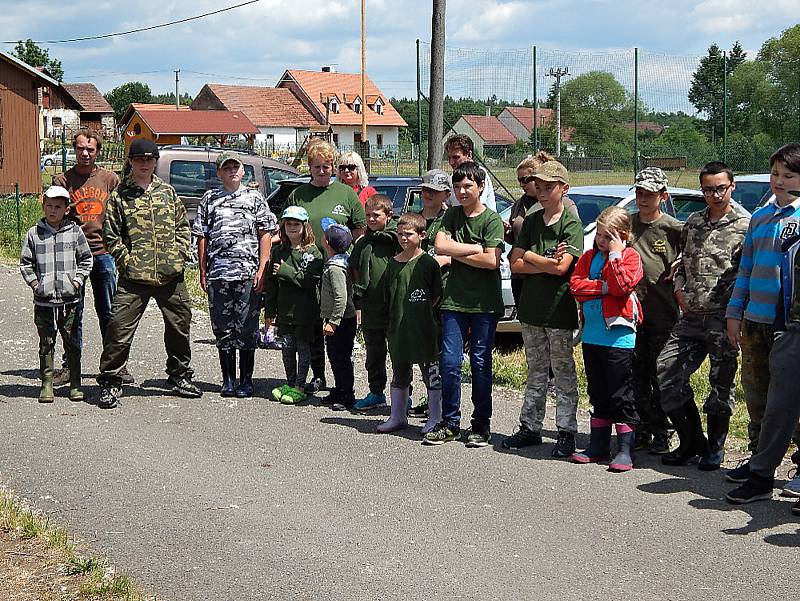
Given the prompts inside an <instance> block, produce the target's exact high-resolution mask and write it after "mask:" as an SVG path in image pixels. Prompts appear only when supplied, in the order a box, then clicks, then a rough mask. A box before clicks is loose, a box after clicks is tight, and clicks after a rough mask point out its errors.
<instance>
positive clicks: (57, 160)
mask: <svg viewBox="0 0 800 601" xmlns="http://www.w3.org/2000/svg"><path fill="white" fill-rule="evenodd" d="M63 158H64V157H63V156H62V154H61V151H58V152H51V153H50V154H43V155H42V167H51V166H53V165H61V162H62V160H63ZM76 162H77V159H76V157H75V149H74V148H67V165H74V164H75V163H76Z"/></svg>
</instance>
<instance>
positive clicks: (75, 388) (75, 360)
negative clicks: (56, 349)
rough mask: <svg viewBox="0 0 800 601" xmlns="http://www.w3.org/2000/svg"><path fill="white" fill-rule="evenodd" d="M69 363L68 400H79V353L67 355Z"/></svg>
mask: <svg viewBox="0 0 800 601" xmlns="http://www.w3.org/2000/svg"><path fill="white" fill-rule="evenodd" d="M67 364H68V365H69V400H70V401H73V402H76V403H78V402H80V401H82V400H83V392H82V391H81V356H80V355H79V354H75V355H72V354H69V355H67Z"/></svg>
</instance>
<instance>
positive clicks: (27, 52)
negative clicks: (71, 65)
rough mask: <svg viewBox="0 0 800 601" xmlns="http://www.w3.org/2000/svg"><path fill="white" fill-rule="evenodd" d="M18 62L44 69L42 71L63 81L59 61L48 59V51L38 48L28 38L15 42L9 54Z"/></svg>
mask: <svg viewBox="0 0 800 601" xmlns="http://www.w3.org/2000/svg"><path fill="white" fill-rule="evenodd" d="M11 54H13V55H14V56H16V57H17V58H18V59H19V60H21V61H23V62H25V63H28V64H29V65H30V66H31V67H44V69H45V70H46V71H47V72H48V73H49V74H50V75H51V76H52V77H53V79H56V80H58V81H61V80H62V79H64V69H62V68H61V61H60V60H58V59H55V58H50V51H49V50H47V49H46V48H40V47H39V46H37V45H36V43H34V41H33V40H32V39H30V38H28V39H27V40H25V41H24V42H23V41H19V42H17V45H16V46H14V50H13V51H12V52H11Z"/></svg>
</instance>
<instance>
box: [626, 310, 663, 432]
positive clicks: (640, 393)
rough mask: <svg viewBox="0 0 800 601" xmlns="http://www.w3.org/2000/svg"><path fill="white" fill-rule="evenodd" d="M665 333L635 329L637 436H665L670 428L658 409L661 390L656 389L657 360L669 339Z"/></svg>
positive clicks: (634, 378) (634, 393)
mask: <svg viewBox="0 0 800 601" xmlns="http://www.w3.org/2000/svg"><path fill="white" fill-rule="evenodd" d="M669 334H670V332H669V330H667V331H654V330H651V329H649V328H645V327H641V326H640V327H639V329H638V330H637V331H636V348H635V349H634V351H633V395H634V399H635V401H636V412H637V413H638V414H639V419H641V421H640V422H639V428H638V431H640V432H648V433H650V434H666V433H667V430H669V428H670V424H669V420H668V419H667V416H666V414H665V413H664V410H663V409H662V408H661V390H660V389H659V387H658V373H657V372H658V356H659V355H660V354H661V351H662V350H663V349H664V345H665V344H666V343H667V340H668V339H669Z"/></svg>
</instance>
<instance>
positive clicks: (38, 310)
mask: <svg viewBox="0 0 800 601" xmlns="http://www.w3.org/2000/svg"><path fill="white" fill-rule="evenodd" d="M79 309H80V303H73V304H71V305H61V306H60V307H44V306H41V305H34V306H33V323H34V325H35V326H36V331H37V332H38V334H39V356H41V357H47V356H48V355H52V354H53V351H54V349H55V347H56V336H58V334H59V333H61V339H62V340H63V341H64V354H65V356H70V355H75V354H77V356H78V357H80V356H81V347H80V345H79V344H77V338H76V336H75V333H76V331H77V329H78V324H79V323H80V310H79Z"/></svg>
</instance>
